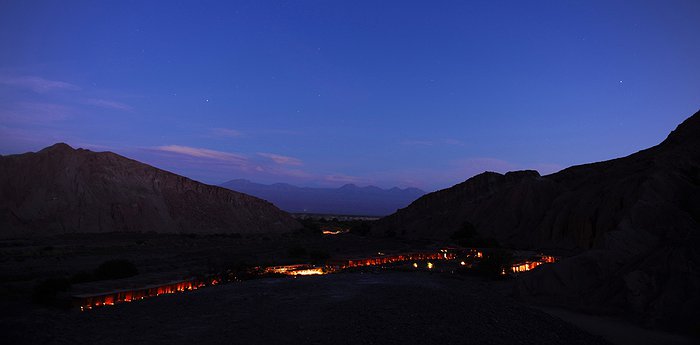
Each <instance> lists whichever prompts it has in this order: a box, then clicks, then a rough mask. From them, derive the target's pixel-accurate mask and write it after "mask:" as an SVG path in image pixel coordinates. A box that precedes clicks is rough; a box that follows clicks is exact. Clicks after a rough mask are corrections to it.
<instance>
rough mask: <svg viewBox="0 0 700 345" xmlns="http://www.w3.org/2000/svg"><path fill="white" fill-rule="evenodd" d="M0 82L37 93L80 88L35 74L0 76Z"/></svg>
mask: <svg viewBox="0 0 700 345" xmlns="http://www.w3.org/2000/svg"><path fill="white" fill-rule="evenodd" d="M0 84H4V85H9V86H13V87H19V88H24V89H30V90H32V91H34V92H38V93H44V92H49V91H54V90H68V91H77V90H80V87H78V86H77V85H74V84H71V83H67V82H64V81H58V80H49V79H44V78H42V77H36V76H21V77H0Z"/></svg>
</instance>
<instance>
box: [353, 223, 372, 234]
mask: <svg viewBox="0 0 700 345" xmlns="http://www.w3.org/2000/svg"><path fill="white" fill-rule="evenodd" d="M371 230H372V227H371V226H370V225H369V222H366V221H358V222H357V223H355V224H353V225H352V227H350V233H351V234H355V235H359V236H367V235H368V234H369V232H370V231H371Z"/></svg>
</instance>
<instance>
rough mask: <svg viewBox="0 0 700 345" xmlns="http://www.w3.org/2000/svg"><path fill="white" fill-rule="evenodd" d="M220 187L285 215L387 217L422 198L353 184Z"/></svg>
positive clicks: (415, 191) (235, 183)
mask: <svg viewBox="0 0 700 345" xmlns="http://www.w3.org/2000/svg"><path fill="white" fill-rule="evenodd" d="M221 186H222V187H225V188H229V189H231V190H236V191H239V192H243V193H246V194H250V195H254V196H256V197H259V198H262V199H265V200H269V201H270V202H272V203H273V204H275V205H276V206H277V207H279V208H281V209H283V210H285V211H287V212H294V213H320V214H345V215H366V216H384V215H387V214H390V213H392V212H395V211H396V210H397V209H399V208H401V207H405V206H406V205H408V204H409V203H410V202H411V201H413V200H416V198H418V197H420V196H421V195H423V194H425V192H424V191H422V190H420V189H416V188H406V189H399V188H396V187H394V188H391V189H381V188H379V187H375V186H367V187H358V186H356V185H354V184H346V185H344V186H342V187H340V188H309V187H297V186H293V185H290V184H286V183H276V184H272V185H265V184H259V183H253V182H250V181H248V180H241V179H239V180H231V181H228V182H226V183H223V184H221Z"/></svg>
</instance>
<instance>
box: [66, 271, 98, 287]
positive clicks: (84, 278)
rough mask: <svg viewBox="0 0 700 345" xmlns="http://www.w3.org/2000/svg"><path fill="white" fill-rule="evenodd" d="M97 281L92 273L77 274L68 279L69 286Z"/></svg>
mask: <svg viewBox="0 0 700 345" xmlns="http://www.w3.org/2000/svg"><path fill="white" fill-rule="evenodd" d="M95 280H97V277H95V274H94V273H90V272H78V273H76V274H74V275H73V276H71V277H70V282H71V284H79V283H87V282H92V281H95Z"/></svg>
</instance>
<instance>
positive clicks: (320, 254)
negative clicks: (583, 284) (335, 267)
mask: <svg viewBox="0 0 700 345" xmlns="http://www.w3.org/2000/svg"><path fill="white" fill-rule="evenodd" d="M330 257H331V255H330V254H328V252H326V251H323V250H320V249H314V250H310V251H309V259H310V260H311V262H312V263H315V264H320V263H324V262H326V260H328V258H330Z"/></svg>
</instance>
